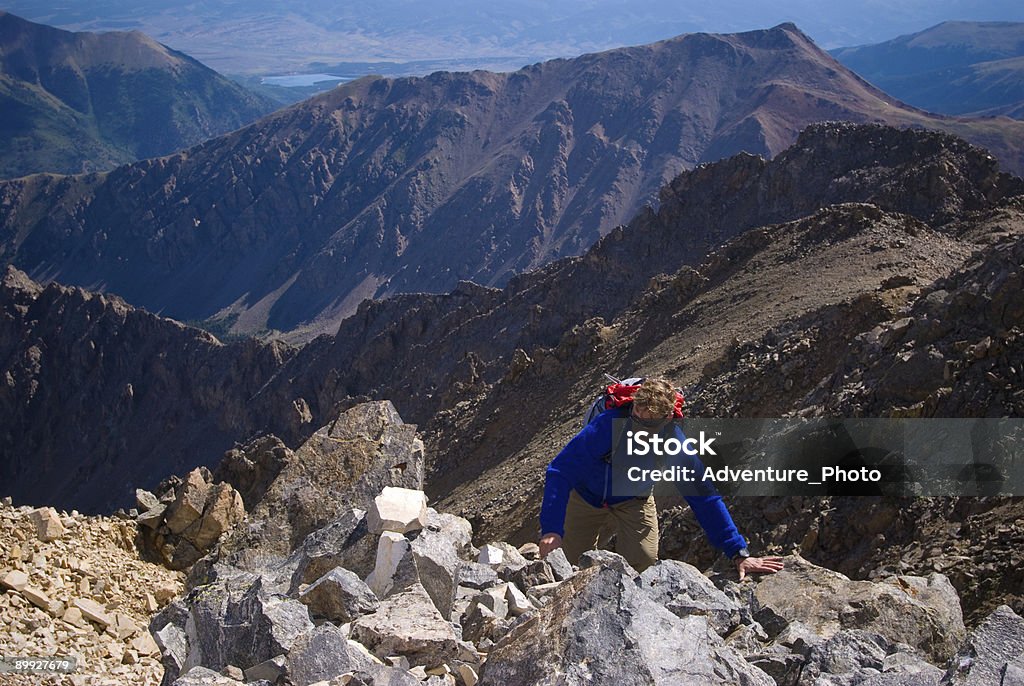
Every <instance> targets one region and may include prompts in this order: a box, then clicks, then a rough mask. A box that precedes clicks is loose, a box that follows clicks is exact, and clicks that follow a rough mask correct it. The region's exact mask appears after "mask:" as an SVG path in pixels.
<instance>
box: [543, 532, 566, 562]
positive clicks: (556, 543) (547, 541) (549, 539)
mask: <svg viewBox="0 0 1024 686" xmlns="http://www.w3.org/2000/svg"><path fill="white" fill-rule="evenodd" d="M539 546H540V556H541V557H547V556H548V553H550V552H551V551H552V550H554V549H555V548H561V547H562V537H561V536H559V535H558V534H544V535H543V536H541V537H540V544H539Z"/></svg>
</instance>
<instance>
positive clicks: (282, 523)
mask: <svg viewBox="0 0 1024 686" xmlns="http://www.w3.org/2000/svg"><path fill="white" fill-rule="evenodd" d="M253 449H254V450H256V451H262V452H263V453H266V452H267V447H266V446H262V445H260V446H255V447H254V448H253ZM271 452H273V451H271ZM275 455H276V456H277V458H280V459H281V460H282V461H283V462H284V464H283V465H280V467H279V468H278V465H276V463H275V465H274V469H276V470H277V474H276V476H275V477H274V478H273V480H272V481H271V483H270V484H269V485H267V486H265V487H264V486H263V485H262V484H260V485H256V486H254V485H253V479H252V478H248V475H247V478H245V479H243V481H242V482H241V483H240V484H239V486H240V487H241V488H245V489H247V490H248V491H249V492H251V493H259V492H260V491H262V495H261V497H260V499H259V500H258V501H257V502H255V503H253V504H251V505H250V513H249V518H248V526H245V527H238V528H237V529H236V531H235V532H234V535H232V536H229V537H226V538H225V539H224V540H223V541H222V543H221V557H222V559H224V560H225V561H227V562H229V563H230V564H233V565H235V566H238V567H242V568H245V569H249V570H252V571H258V570H260V569H263V568H266V567H267V566H269V565H271V564H272V563H273V562H274V561H275V560H277V561H280V560H283V559H284V558H286V557H287V556H288V555H289V553H291V552H292V551H293V550H295V549H296V548H298V547H299V546H300V545H301V544H302V543H303V540H304V539H305V538H306V537H307V536H309V535H310V534H312V533H313V532H315V531H317V530H319V529H321V528H323V527H324V526H326V525H328V524H329V523H331V522H334V521H336V520H337V519H338V518H339V517H340V516H342V515H343V514H344V513H346V512H348V511H350V510H352V509H359V510H363V511H366V510H367V509H369V507H370V505H371V504H372V502H373V499H374V498H375V497H376V496H377V495H378V494H380V492H381V490H382V489H383V488H384V487H385V486H394V487H400V488H407V489H414V490H422V488H423V442H422V441H421V440H420V439H419V438H418V437H417V436H416V427H415V425H412V424H405V423H404V422H402V418H401V417H400V416H399V415H398V412H397V411H396V410H395V408H394V406H393V405H392V404H391V403H390V402H388V401H380V402H368V403H363V404H361V405H357V406H355V407H353V408H351V409H349V410H346V411H345V412H343V413H342V414H341V415H339V416H338V418H337V419H335V420H334V421H333V422H331V423H330V424H328V425H326V426H324V427H322V428H321V429H319V430H318V431H317V432H316V433H314V434H313V435H312V436H310V437H309V439H308V440H307V441H306V442H305V443H303V444H302V445H301V446H300V447H299V448H298V449H297V450H295V451H294V453H291V454H289V453H286V452H280V454H277V453H275ZM232 459H233V461H234V462H239V461H240V460H241V458H239V457H238V456H234V457H233V458H232ZM222 471H223V473H224V474H225V475H231V474H238V473H239V472H240V470H239V469H237V468H234V469H225V470H222ZM352 571H357V570H352ZM357 573H358V572H357ZM314 578H316V577H314Z"/></svg>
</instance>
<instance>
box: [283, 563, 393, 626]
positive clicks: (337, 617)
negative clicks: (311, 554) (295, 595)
mask: <svg viewBox="0 0 1024 686" xmlns="http://www.w3.org/2000/svg"><path fill="white" fill-rule="evenodd" d="M299 602H300V603H302V604H303V605H305V606H306V607H308V608H309V612H310V614H311V615H313V616H314V617H322V618H324V619H329V620H331V621H334V622H339V623H341V624H344V623H346V622H351V621H352V620H353V619H355V618H356V617H359V616H360V615H365V614H366V613H368V612H373V611H374V610H376V609H377V605H378V604H379V602H378V600H377V596H375V595H374V594H373V591H371V590H370V588H369V586H367V585H366V584H365V583H363V581H362V579H360V578H359V577H358V576H356V575H355V573H354V572H350V571H348V570H347V569H344V568H342V567H338V568H336V569H332V570H331V571H330V572H328V573H327V574H325V575H324V576H322V577H320V578H319V579H317V580H316V581H315V582H314V583H313V584H312V585H310V586H309V588H307V589H306V590H304V591H303V592H302V593H300V594H299Z"/></svg>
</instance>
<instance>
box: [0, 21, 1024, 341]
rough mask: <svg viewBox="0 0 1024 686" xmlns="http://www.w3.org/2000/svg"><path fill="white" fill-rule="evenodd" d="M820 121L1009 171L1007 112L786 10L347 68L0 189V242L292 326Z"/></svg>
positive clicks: (645, 196) (455, 275)
mask: <svg viewBox="0 0 1024 686" xmlns="http://www.w3.org/2000/svg"><path fill="white" fill-rule="evenodd" d="M822 120H851V121H861V122H865V121H872V122H875V121H881V122H886V123H889V124H892V125H897V126H925V127H930V128H937V129H941V130H947V131H953V132H957V133H959V134H960V135H962V136H964V137H965V138H967V139H970V140H975V141H977V142H979V143H982V144H984V145H986V146H988V147H989V148H990V149H991V150H992V151H993V152H994V154H996V155H997V156H998V157H999V158H1000V159H1002V160H1003V161H1004V164H1005V165H1007V167H1008V168H1010V169H1020V168H1021V160H1020V149H1019V141H1020V140H1024V129H1022V128H1021V127H1024V124H1020V123H1016V122H1008V121H986V122H982V123H972V122H968V121H956V120H938V119H934V118H931V117H929V116H927V115H925V114H923V113H921V112H918V111H915V110H910V109H907V108H905V107H903V106H902V105H901V104H900V103H898V102H896V101H893V100H891V99H889V98H888V97H887V96H885V95H884V94H883V93H881V92H880V91H877V90H875V89H873V88H871V87H869V86H868V85H867V84H866V83H864V82H863V81H861V80H860V79H859V78H857V77H856V76H854V75H853V74H852V73H850V72H848V71H847V70H845V69H844V68H843V67H842V66H841V65H839V64H838V63H837V62H835V61H834V60H832V58H830V57H829V56H828V55H827V54H825V53H823V52H822V51H820V50H819V49H818V48H817V47H816V46H814V44H813V43H812V42H811V41H810V40H809V39H808V38H807V37H806V36H804V35H803V34H802V33H800V31H799V30H797V29H796V28H795V27H794V26H792V25H788V24H786V25H781V26H778V27H776V28H773V29H770V30H765V31H754V32H750V33H743V34H736V35H704V34H695V35H687V36H681V37H679V38H676V39H672V40H669V41H663V42H661V43H656V44H653V45H649V46H642V47H636V48H624V49H619V50H613V51H609V52H605V53H600V54H596V55H585V56H583V57H580V58H577V59H572V60H555V61H552V62H547V63H543V64H537V65H532V66H530V67H526V68H524V69H522V70H520V71H518V72H515V73H512V74H490V73H486V72H473V73H470V74H445V73H436V74H433V75H431V76H428V77H425V78H421V79H419V78H417V79H397V80H391V79H369V78H368V79H362V80H360V81H358V82H355V83H351V84H347V85H345V86H342V87H340V88H337V89H335V90H333V91H331V92H330V93H327V94H324V95H323V96H320V97H317V98H314V99H312V100H309V101H307V102H305V103H302V104H299V105H296V106H295V107H292V108H290V109H288V110H285V111H282V112H280V113H277V114H275V115H273V116H271V117H269V118H266V119H264V120H262V121H261V122H259V123H258V124H255V125H253V126H250V127H247V128H245V129H243V130H241V131H238V132H235V133H233V134H230V135H227V136H224V137H221V138H217V139H214V140H212V141H209V142H207V143H205V144H203V145H201V146H199V147H196V148H193V149H191V150H189V151H187V152H183V153H180V154H177V155H173V156H171V157H168V158H164V159H159V160H151V161H146V162H140V163H138V164H136V165H131V166H128V167H125V168H122V169H119V170H116V171H114V172H112V173H110V174H108V175H104V176H100V177H89V178H83V179H66V178H65V179H61V178H52V177H34V178H30V179H23V180H18V181H15V182H11V183H8V184H4V185H0V251H2V253H0V254H2V255H3V260H4V262H7V263H10V264H14V265H16V266H18V267H19V268H20V269H23V270H24V271H26V272H28V273H29V274H30V275H32V276H34V277H39V278H44V279H56V280H57V281H60V282H63V283H68V284H75V285H87V284H103V288H104V289H105V290H109V291H111V292H114V293H118V294H119V295H121V296H122V297H125V298H126V299H127V300H128V301H129V302H131V303H133V304H135V305H137V306H143V307H146V308H148V309H150V310H152V311H160V312H163V313H165V314H167V315H170V316H174V317H177V318H179V319H187V320H205V319H211V318H212V319H216V320H217V321H218V322H219V324H218V325H219V326H221V327H228V328H230V329H231V330H233V331H236V332H253V331H261V330H265V329H267V328H272V329H277V330H282V331H293V335H294V336H295V337H297V338H301V339H303V340H308V339H309V338H312V337H313V335H315V334H316V333H322V332H331V333H333V331H334V330H335V327H336V326H337V324H338V322H339V321H340V320H341V319H342V318H343V317H344V316H347V315H350V314H353V313H355V312H356V311H357V307H358V305H359V303H360V302H361V301H362V300H363V299H364V298H367V297H382V296H386V295H393V294H396V293H402V292H419V291H432V292H444V291H447V290H449V289H451V288H453V287H454V286H455V285H456V284H457V282H458V281H459V280H466V279H468V280H472V281H475V282H477V283H481V284H487V285H502V284H504V283H505V282H506V281H507V280H508V279H509V278H510V277H511V276H512V275H513V274H515V273H517V272H522V271H525V270H528V269H534V268H537V267H539V266H540V265H543V264H546V263H548V262H550V261H551V260H553V259H556V258H559V257H562V256H566V255H577V254H580V253H581V252H583V251H584V250H585V249H586V248H587V247H588V246H590V245H591V244H592V243H593V242H594V241H595V240H596V239H597V238H599V237H600V236H602V235H604V234H606V233H608V232H609V231H611V230H612V229H613V228H614V227H615V226H617V225H619V224H621V223H623V222H625V221H627V220H629V218H630V217H632V216H633V215H634V214H635V213H636V212H637V211H639V210H640V209H641V208H642V207H643V206H644V205H645V204H647V203H651V202H653V201H655V199H656V197H657V193H658V190H659V189H660V188H661V187H662V186H663V185H664V184H665V183H666V182H668V181H669V180H671V179H672V178H673V177H675V176H676V175H677V174H678V173H679V172H680V171H682V170H684V169H688V168H692V167H694V166H695V165H698V164H700V163H703V162H708V161H713V160H716V159H719V158H722V157H725V156H728V155H731V154H734V153H737V152H739V151H743V150H745V151H747V152H750V153H753V154H761V155H765V156H772V155H775V154H777V153H779V152H780V151H782V150H783V149H784V148H786V146H788V145H790V144H791V143H792V142H793V140H794V139H795V137H796V135H797V133H798V131H799V130H801V129H802V128H804V126H806V125H807V124H808V123H811V122H814V121H822ZM840 164H842V162H840ZM848 183H853V184H855V183H856V181H855V180H849V181H848ZM783 202H784V201H783ZM716 242H717V241H716ZM438 245H444V246H446V249H444V250H438V249H437V246H438ZM296 329H298V330H297V331H295V330H296Z"/></svg>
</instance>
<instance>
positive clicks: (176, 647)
mask: <svg viewBox="0 0 1024 686" xmlns="http://www.w3.org/2000/svg"><path fill="white" fill-rule="evenodd" d="M172 606H174V609H173V610H165V611H164V612H162V613H160V614H159V615H157V617H155V618H154V620H153V622H152V623H151V629H152V630H153V631H154V635H157V636H161V635H162V636H163V638H157V644H158V645H160V644H161V642H162V643H164V644H170V651H169V652H170V653H171V655H168V654H167V652H165V650H164V649H163V648H161V653H162V655H163V658H164V664H165V669H166V668H167V665H168V663H170V664H171V666H173V665H174V664H175V663H177V664H178V665H179V667H178V668H179V669H181V670H187V669H189V668H191V667H193V666H196V665H201V666H203V667H208V668H210V669H213V670H215V671H220V670H222V669H224V667H226V666H228V665H234V666H236V667H240V668H241V669H243V670H246V671H247V670H248V669H249V668H251V667H253V666H255V665H257V664H260V663H262V662H264V661H267V660H270V659H272V658H274V657H277V656H278V655H284V654H287V653H288V651H289V650H290V649H291V646H292V644H293V643H295V641H296V640H297V639H298V638H299V637H300V636H302V635H303V634H304V633H306V632H308V631H311V630H312V629H313V623H312V622H311V621H310V619H309V612H308V611H307V609H306V606H305V605H303V604H302V603H300V602H298V601H296V600H291V599H288V598H284V597H281V596H277V595H273V594H269V593H267V592H266V591H265V590H264V589H263V585H262V582H261V580H260V579H259V578H256V577H253V576H252V575H236V576H233V577H228V578H225V579H223V580H220V581H218V582H216V583H213V584H210V585H208V586H203V587H200V588H198V589H196V590H195V591H193V592H192V593H191V594H189V595H188V596H187V598H186V600H185V601H183V602H181V603H179V604H177V605H175V604H172ZM169 627H174V628H173V629H172V628H169ZM178 632H183V633H184V636H185V644H186V645H185V651H184V652H185V659H184V660H183V661H181V660H180V659H179V657H180V654H181V649H180V648H181V647H180V644H179V641H180V634H179V633H178ZM167 671H168V673H170V670H169V669H168V670H167ZM165 681H167V677H166V676H165ZM168 683H169V682H168Z"/></svg>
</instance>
